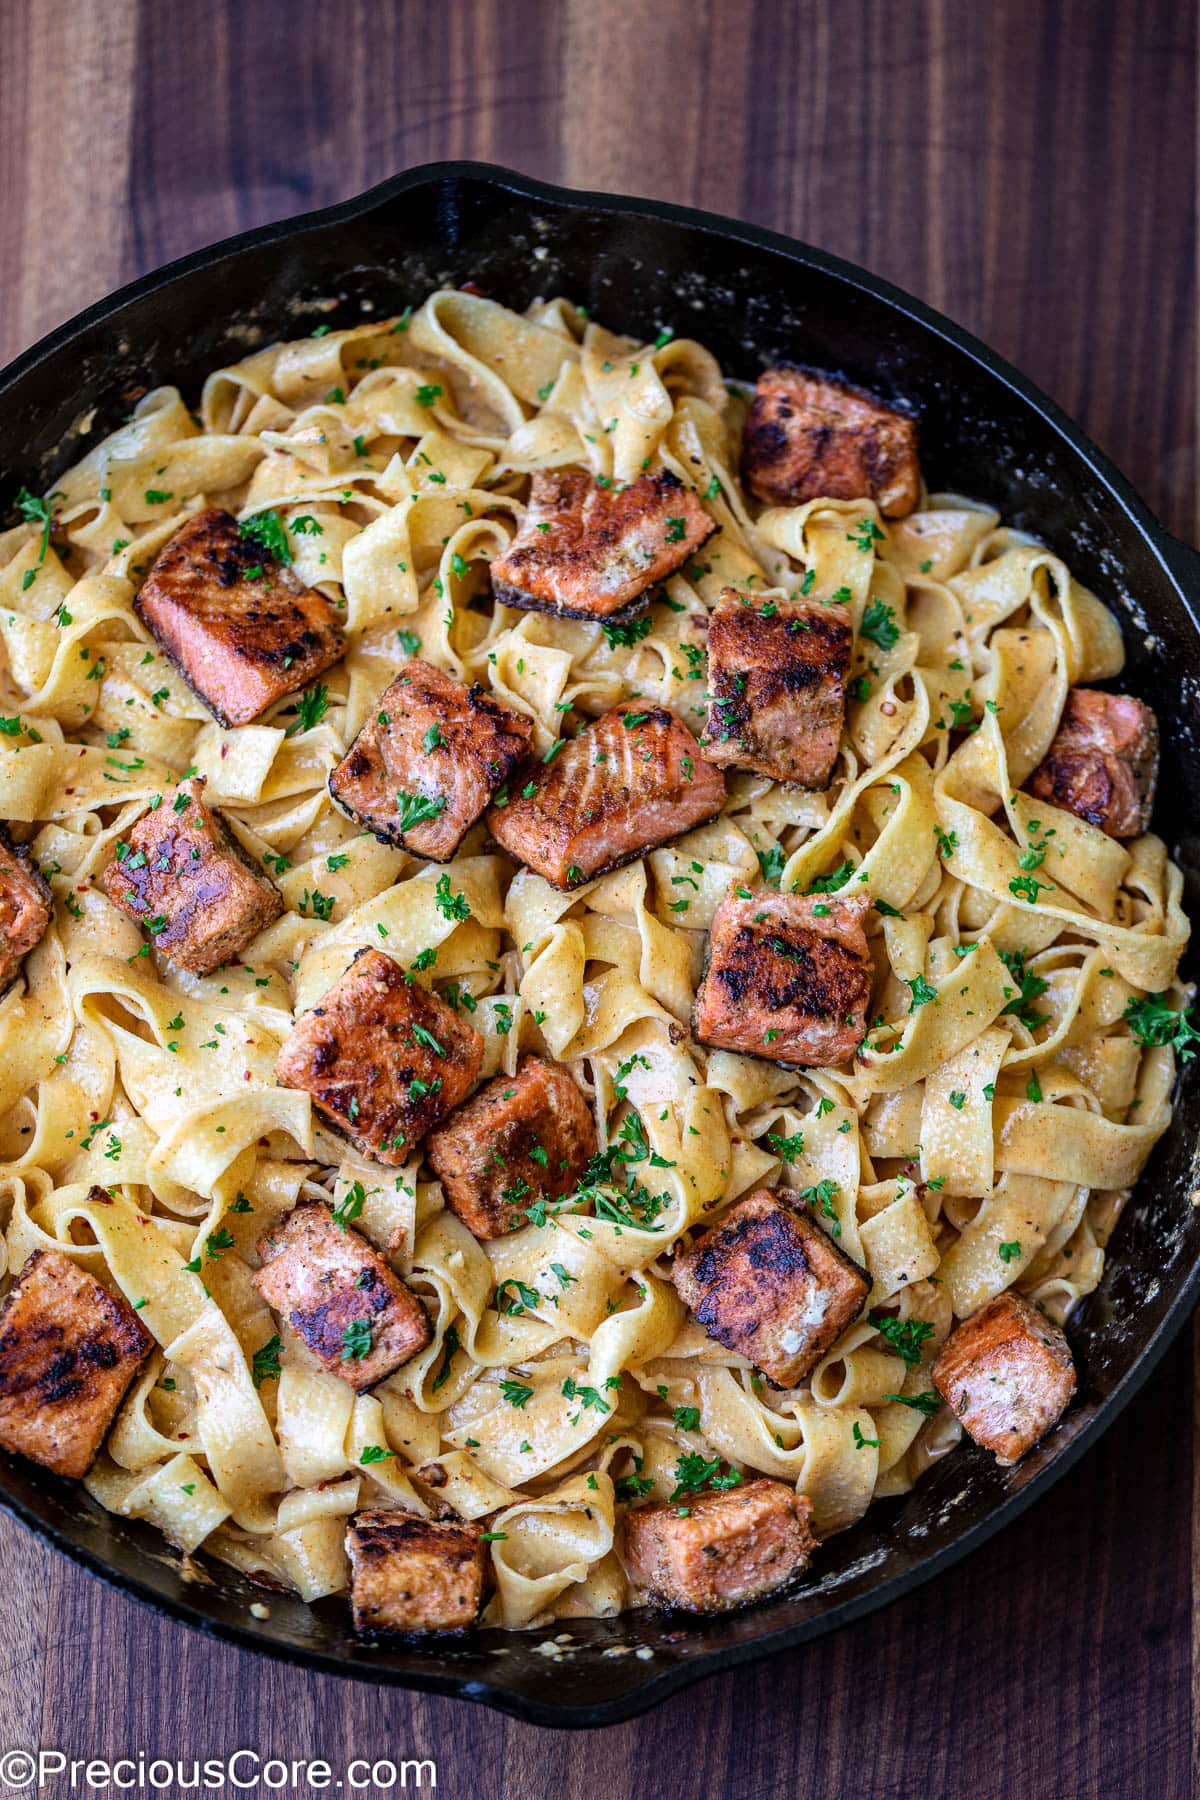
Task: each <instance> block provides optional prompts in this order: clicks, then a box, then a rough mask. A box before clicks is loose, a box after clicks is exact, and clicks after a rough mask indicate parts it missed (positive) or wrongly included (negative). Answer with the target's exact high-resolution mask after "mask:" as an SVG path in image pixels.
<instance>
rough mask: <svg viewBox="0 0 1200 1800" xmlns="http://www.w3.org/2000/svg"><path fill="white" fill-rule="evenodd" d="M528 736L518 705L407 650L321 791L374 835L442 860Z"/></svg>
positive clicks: (524, 747)
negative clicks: (505, 703) (513, 707)
mask: <svg viewBox="0 0 1200 1800" xmlns="http://www.w3.org/2000/svg"><path fill="white" fill-rule="evenodd" d="M532 735H533V723H532V721H531V720H530V719H527V718H526V717H525V715H524V714H523V713H516V712H510V711H509V710H508V708H507V707H503V706H501V705H500V704H499V702H498V701H496V700H493V699H492V697H491V695H490V694H486V693H485V692H484V690H483V689H482V688H481V687H480V686H479V685H478V684H477V683H476V685H475V686H473V687H467V686H466V684H465V683H464V682H461V681H455V679H454V678H453V676H451V675H446V674H444V673H443V671H442V670H441V669H437V668H434V666H433V664H432V663H427V662H425V661H424V660H423V658H421V657H419V656H414V657H412V658H410V660H409V661H408V662H406V663H405V665H404V667H403V668H402V669H401V671H400V673H399V674H398V675H397V677H396V679H395V680H394V681H393V682H392V684H391V686H390V687H387V688H385V689H384V691H383V693H382V694H381V695H380V697H379V701H378V704H377V706H376V707H375V709H374V711H373V712H372V714H371V717H370V718H369V719H368V720H367V722H366V724H365V725H364V726H363V728H362V730H361V731H360V732H359V734H358V736H357V737H356V738H355V740H354V742H353V743H352V744H351V746H350V748H349V750H348V751H347V752H346V755H345V756H344V757H343V758H342V760H341V762H340V763H339V764H338V766H337V768H336V769H335V770H334V771H333V774H332V775H331V776H330V777H329V792H330V793H331V794H332V795H333V798H334V799H335V800H336V802H337V804H338V805H339V806H340V807H341V808H342V809H343V811H344V812H347V813H349V815H350V817H351V818H352V819H354V820H356V821H357V823H358V824H360V825H365V826H366V827H367V830H368V831H373V832H374V833H375V836H376V837H377V838H379V840H380V841H381V842H382V843H385V844H396V845H398V846H399V847H400V848H401V849H403V850H411V851H412V852H413V854H414V855H415V856H427V857H429V858H431V860H432V861H434V862H449V860H450V858H451V857H452V856H453V855H454V852H455V851H456V850H457V849H458V846H459V844H460V843H461V842H462V838H463V834H464V833H465V832H466V831H467V829H468V827H470V826H471V825H473V824H474V823H475V821H476V819H477V818H479V816H480V814H481V813H482V812H483V809H484V807H485V806H486V805H487V804H488V802H489V800H490V799H491V798H492V795H493V794H494V793H495V792H496V791H497V789H498V788H500V787H502V786H503V784H504V782H505V781H506V780H507V779H508V776H509V775H510V774H511V772H512V770H513V768H514V767H515V765H516V764H517V763H518V762H519V761H520V759H521V757H523V756H524V754H525V752H526V751H527V750H528V748H529V740H530V738H531V737H532Z"/></svg>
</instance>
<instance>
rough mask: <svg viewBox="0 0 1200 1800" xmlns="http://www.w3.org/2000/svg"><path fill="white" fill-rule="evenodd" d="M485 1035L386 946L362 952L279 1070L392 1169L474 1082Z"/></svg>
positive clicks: (292, 1042)
mask: <svg viewBox="0 0 1200 1800" xmlns="http://www.w3.org/2000/svg"><path fill="white" fill-rule="evenodd" d="M482 1061H483V1039H482V1037H481V1036H480V1034H479V1033H478V1032H477V1031H476V1029H475V1027H474V1026H473V1025H472V1024H470V1023H469V1021H468V1020H466V1019H460V1018H459V1016H458V1014H457V1013H456V1012H454V1011H453V1010H452V1009H451V1008H450V1007H449V1006H447V1005H446V1002H445V1001H444V1000H442V999H441V998H440V997H439V996H438V995H437V994H434V993H431V992H430V990H429V989H428V988H423V987H422V986H421V985H420V983H419V982H417V981H407V980H406V979H405V973H404V970H403V969H402V968H401V967H400V965H399V963H397V962H394V961H393V959H392V958H391V957H390V956H385V955H384V954H383V952H382V950H359V951H358V952H357V953H356V955H355V957H354V959H353V961H352V962H351V964H350V966H349V968H348V969H347V970H346V972H345V974H344V975H340V976H339V977H338V979H337V980H336V981H335V982H334V984H333V986H332V987H331V988H330V989H329V990H328V991H327V992H326V993H325V994H324V995H322V997H321V999H320V1000H319V1001H318V1003H317V1005H316V1006H314V1007H312V1008H311V1009H310V1010H309V1011H308V1012H306V1013H303V1014H302V1015H301V1017H300V1018H299V1019H297V1021H296V1023H295V1025H294V1026H293V1027H292V1030H291V1032H290V1033H289V1035H288V1037H287V1039H286V1041H285V1043H284V1045H283V1048H282V1050H281V1051H280V1052H279V1057H278V1060H277V1062H276V1064H275V1079H276V1080H277V1081H278V1082H279V1083H280V1084H281V1086H283V1087H290V1088H299V1089H301V1090H302V1091H303V1092H304V1093H306V1094H310V1095H311V1096H312V1101H313V1104H314V1106H316V1107H317V1108H318V1109H319V1111H321V1112H322V1113H324V1115H325V1117H326V1118H327V1119H328V1120H329V1121H330V1123H331V1124H333V1125H334V1126H336V1127H337V1129H338V1130H339V1131H342V1132H344V1134H345V1135H346V1136H347V1137H348V1138H349V1139H350V1141H351V1143H352V1144H355V1145H356V1146H357V1147H358V1149H359V1150H361V1151H362V1153H363V1155H364V1156H371V1157H374V1159H375V1161H376V1162H381V1163H389V1164H391V1165H392V1166H398V1165H399V1164H400V1163H403V1162H407V1160H408V1158H409V1157H410V1156H411V1155H412V1152H413V1149H414V1147H415V1146H416V1145H417V1144H419V1143H420V1141H421V1139H422V1138H423V1137H424V1136H425V1134H426V1132H427V1131H429V1130H431V1129H432V1127H433V1126H434V1125H436V1124H437V1123H438V1122H439V1121H440V1120H441V1119H444V1118H445V1117H446V1114H447V1113H449V1112H453V1110H454V1108H455V1107H456V1106H457V1105H458V1103H459V1101H460V1100H462V1099H463V1098H464V1097H465V1095H466V1093H467V1091H468V1089H470V1088H471V1087H473V1086H474V1083H475V1081H476V1079H477V1077H478V1075H479V1067H480V1064H481V1063H482Z"/></svg>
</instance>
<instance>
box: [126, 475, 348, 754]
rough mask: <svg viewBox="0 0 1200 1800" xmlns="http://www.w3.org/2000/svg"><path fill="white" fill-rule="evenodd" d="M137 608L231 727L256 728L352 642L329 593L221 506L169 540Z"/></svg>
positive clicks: (219, 717) (197, 690) (188, 678)
mask: <svg viewBox="0 0 1200 1800" xmlns="http://www.w3.org/2000/svg"><path fill="white" fill-rule="evenodd" d="M134 608H135V610H136V612H137V614H138V616H139V618H141V619H142V621H143V622H144V623H145V624H146V625H147V626H148V627H149V629H150V630H151V631H152V632H153V633H154V636H155V637H156V638H157V639H158V641H159V643H160V644H161V645H162V647H163V649H164V650H165V651H166V653H167V655H168V656H169V657H170V659H171V661H172V662H173V663H174V665H175V667H176V668H177V669H178V670H179V673H180V674H181V675H182V676H183V678H184V680H185V681H186V682H187V683H188V686H189V687H190V688H192V690H193V691H194V692H195V693H196V694H197V695H198V696H199V697H200V699H201V700H203V702H204V704H205V706H207V707H208V709H209V711H210V712H211V713H212V715H213V717H214V718H215V719H217V720H218V722H219V723H220V724H222V725H249V724H250V722H251V720H253V719H257V718H258V716H259V714H260V713H263V712H265V711H266V709H267V708H268V706H272V705H273V704H274V703H275V701H276V700H282V699H283V697H284V695H285V694H294V693H296V692H298V690H299V689H300V688H302V687H305V686H306V685H307V684H308V683H309V682H310V681H312V680H313V678H314V677H315V676H317V675H321V674H323V673H324V672H325V670H326V669H328V668H329V667H331V665H332V664H333V663H335V662H337V661H338V659H339V657H340V656H341V655H342V652H343V649H344V645H343V643H342V636H341V633H340V632H339V630H338V628H337V620H336V616H335V614H334V610H333V608H332V607H331V606H330V604H329V602H328V600H326V599H325V598H324V596H323V595H322V594H318V593H317V592H316V591H315V590H314V589H313V588H309V587H305V585H304V583H303V582H302V581H300V580H299V579H298V578H297V577H296V576H295V575H293V573H292V571H291V570H290V569H289V568H285V567H284V565H283V564H282V563H280V562H277V561H276V560H275V558H274V557H272V556H271V554H270V552H269V551H267V550H266V549H265V548H264V547H263V545H262V544H261V543H259V541H258V539H257V538H249V537H243V536H242V533H241V531H240V530H239V528H238V522H237V520H236V519H235V518H234V516H233V514H232V513H227V512H220V511H218V510H216V509H214V510H212V511H210V512H202V513H197V514H196V515H195V517H194V518H191V519H189V520H188V521H187V523H186V525H181V526H180V528H179V530H178V531H177V532H176V533H175V535H174V537H172V538H170V539H169V540H168V541H167V543H166V544H164V546H163V548H162V549H161V550H160V551H159V553H158V557H157V559H156V561H155V563H154V566H153V568H152V569H151V570H150V573H149V575H148V576H147V577H146V580H145V582H144V583H143V585H142V589H141V592H140V593H139V594H138V596H137V599H136V600H135V601H134Z"/></svg>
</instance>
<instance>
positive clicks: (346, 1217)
mask: <svg viewBox="0 0 1200 1800" xmlns="http://www.w3.org/2000/svg"><path fill="white" fill-rule="evenodd" d="M366 1203H367V1191H366V1189H365V1188H364V1187H363V1184H362V1182H361V1181H356V1182H353V1183H352V1185H351V1186H350V1187H348V1188H347V1189H346V1192H345V1193H344V1194H343V1195H342V1198H341V1201H340V1203H339V1205H338V1208H337V1211H336V1212H335V1213H334V1215H333V1222H334V1224H335V1225H340V1226H341V1228H342V1230H343V1231H345V1230H346V1228H347V1226H348V1225H349V1224H350V1223H351V1221H352V1220H353V1219H357V1217H358V1215H359V1213H360V1212H361V1211H362V1209H363V1207H364V1206H365V1205H366Z"/></svg>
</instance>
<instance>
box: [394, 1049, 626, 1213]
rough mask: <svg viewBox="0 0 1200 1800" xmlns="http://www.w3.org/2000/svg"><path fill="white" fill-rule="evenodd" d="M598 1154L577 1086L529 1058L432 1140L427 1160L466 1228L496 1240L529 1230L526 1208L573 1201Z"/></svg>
mask: <svg viewBox="0 0 1200 1800" xmlns="http://www.w3.org/2000/svg"><path fill="white" fill-rule="evenodd" d="M597 1147H598V1146H597V1140H596V1127H595V1124H594V1122H593V1119H592V1115H591V1113H590V1112H589V1111H588V1106H587V1102H586V1100H585V1099H584V1097H583V1095H582V1094H581V1093H580V1091H579V1087H578V1084H577V1083H576V1082H575V1081H574V1080H572V1078H571V1076H570V1075H568V1074H567V1071H566V1070H565V1069H558V1068H555V1067H554V1065H553V1064H552V1063H548V1062H543V1061H542V1059H541V1057H540V1056H525V1057H522V1059H521V1062H520V1064H519V1065H518V1067H517V1072H516V1074H515V1075H497V1076H496V1077H495V1079H494V1080H493V1081H489V1082H488V1083H487V1084H486V1085H485V1086H484V1087H481V1088H480V1090H479V1092H478V1093H477V1094H473V1095H472V1096H471V1098H470V1099H469V1100H468V1101H467V1103H466V1105H465V1106H460V1107H459V1109H458V1111H457V1112H456V1113H454V1114H453V1116H452V1117H451V1118H450V1119H449V1120H448V1121H447V1123H446V1124H445V1125H443V1126H442V1127H441V1128H440V1129H439V1130H438V1131H435V1132H433V1133H432V1135H431V1136H430V1139H429V1142H428V1144H427V1145H426V1150H425V1154H426V1156H427V1157H428V1159H429V1166H430V1168H431V1169H432V1170H433V1172H434V1174H435V1175H437V1176H438V1178H439V1180H440V1181H441V1183H442V1186H443V1188H444V1189H445V1193H446V1202H447V1204H448V1205H449V1206H450V1208H451V1209H452V1210H453V1211H454V1212H456V1213H457V1214H458V1216H459V1218H460V1219H461V1220H462V1222H463V1224H464V1225H466V1227H467V1228H468V1230H470V1231H473V1232H474V1234H475V1236H476V1237H478V1238H494V1237H503V1236H504V1234H505V1233H506V1232H509V1231H516V1230H517V1229H518V1227H519V1226H521V1225H524V1223H525V1213H526V1209H527V1208H528V1207H531V1206H535V1205H536V1204H537V1203H538V1202H539V1201H547V1200H557V1199H559V1198H560V1196H561V1195H563V1194H569V1193H571V1192H572V1191H573V1190H574V1189H575V1188H576V1187H577V1186H578V1184H579V1178H580V1176H581V1175H582V1174H583V1171H584V1167H585V1166H586V1164H587V1160H588V1158H589V1157H590V1156H593V1155H594V1154H595V1152H596V1149H597Z"/></svg>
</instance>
